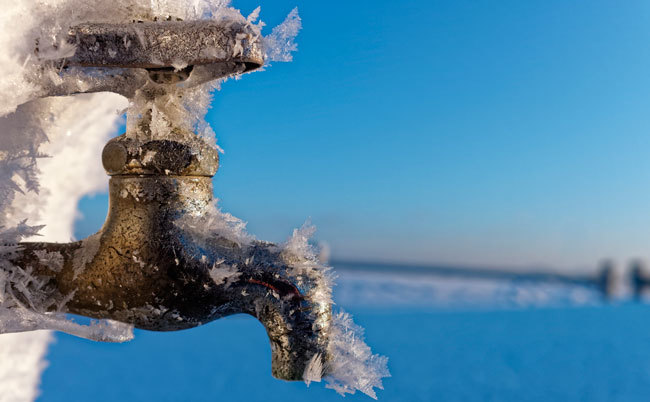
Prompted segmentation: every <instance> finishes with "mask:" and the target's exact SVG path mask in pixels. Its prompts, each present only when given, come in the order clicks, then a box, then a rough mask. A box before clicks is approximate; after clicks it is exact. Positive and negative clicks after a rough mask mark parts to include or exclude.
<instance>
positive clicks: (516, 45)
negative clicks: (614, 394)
mask: <svg viewBox="0 0 650 402" xmlns="http://www.w3.org/2000/svg"><path fill="white" fill-rule="evenodd" d="M259 4H261V6H262V14H261V15H262V19H263V20H264V21H265V22H267V24H268V26H269V28H270V27H272V26H275V25H277V24H278V23H280V22H281V21H282V20H283V18H284V17H285V16H286V14H287V13H288V12H289V11H290V10H291V9H292V8H293V7H294V6H298V7H299V10H300V15H301V17H302V19H303V25H304V29H303V30H302V32H301V33H300V35H299V37H298V44H299V51H298V53H296V55H295V60H294V61H293V62H292V63H276V64H274V65H273V66H271V67H269V68H268V69H267V70H266V71H264V72H261V73H255V74H251V75H248V76H245V77H243V78H242V79H241V80H239V81H231V82H227V83H226V84H225V85H224V86H223V89H222V90H221V91H220V92H218V93H217V94H216V96H215V100H214V103H213V109H212V110H211V111H210V113H209V115H208V120H209V121H210V123H211V124H212V126H213V127H214V129H215V131H216V132H217V136H218V138H219V144H220V145H221V146H222V147H223V148H224V149H225V151H226V153H225V155H223V157H222V165H221V169H220V171H219V173H217V176H216V177H215V180H214V183H215V194H216V196H217V197H219V198H220V199H221V200H222V201H221V206H222V207H223V209H224V210H225V211H228V212H231V213H233V214H234V215H236V216H238V217H240V218H242V219H244V220H246V221H248V222H249V226H248V227H249V230H250V232H252V233H254V234H255V235H257V236H258V237H259V238H261V239H267V240H273V241H282V240H284V239H285V238H286V237H287V236H288V235H289V234H290V233H291V230H292V229H293V228H294V227H297V226H300V225H301V224H302V222H303V221H304V220H305V219H306V218H307V217H311V219H312V221H313V223H314V224H316V225H317V226H318V228H319V231H318V233H317V235H316V237H317V239H318V240H320V241H325V242H327V243H328V244H329V245H330V246H331V250H332V256H333V257H334V258H338V259H355V260H374V261H378V260H384V261H408V262H421V263H453V264H472V265H484V266H486V265H487V266H529V265H540V264H541V265H546V266H554V267H588V266H594V265H595V264H596V263H597V262H598V260H599V259H600V258H602V257H615V258H616V259H618V261H620V262H625V260H626V259H628V258H631V257H637V256H641V257H649V256H650V189H649V188H650V187H649V184H650V158H648V151H649V150H650V135H649V129H650V114H649V113H648V107H649V106H650V102H649V99H648V95H649V94H650V76H649V72H650V3H649V2H647V1H625V2H613V1H600V0H593V1H566V0H555V1H520V0H511V1H499V2H494V1H487V0H485V1H466V0H459V1H431V0H428V1H423V0H404V1H386V0H373V1H369V0H355V1H341V0H328V1H314V0H310V1H301V0H276V1H273V2H270V1H262V0H245V1H244V0H234V6H235V7H237V8H240V9H242V11H243V12H244V14H246V13H248V12H250V11H252V10H253V9H254V8H255V7H256V6H257V5H259ZM267 33H268V31H267ZM98 160H99V159H98ZM81 210H82V213H83V215H84V216H85V217H84V218H83V219H81V220H80V221H79V223H78V226H77V234H78V235H79V236H80V237H81V236H83V235H86V234H88V233H90V232H91V231H93V230H95V229H97V228H98V227H99V226H100V224H101V222H102V221H103V218H104V212H105V210H106V197H105V196H103V195H100V196H95V197H91V198H88V199H85V200H83V201H82V203H81Z"/></svg>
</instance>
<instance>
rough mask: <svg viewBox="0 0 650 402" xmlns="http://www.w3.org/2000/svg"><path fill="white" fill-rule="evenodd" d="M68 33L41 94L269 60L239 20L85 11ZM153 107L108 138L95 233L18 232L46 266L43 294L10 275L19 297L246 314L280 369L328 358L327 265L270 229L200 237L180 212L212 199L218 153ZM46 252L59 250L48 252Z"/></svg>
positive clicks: (186, 321) (200, 314) (210, 72)
mask: <svg viewBox="0 0 650 402" xmlns="http://www.w3.org/2000/svg"><path fill="white" fill-rule="evenodd" d="M67 42H68V44H71V45H74V46H75V47H76V50H75V51H74V54H73V55H71V56H70V57H68V58H67V59H65V60H64V61H61V65H62V66H63V67H62V69H61V72H60V73H59V76H60V80H56V81H53V83H52V84H51V85H50V86H49V87H48V88H46V90H44V92H43V93H42V94H41V95H42V96H57V95H69V94H72V93H86V92H100V91H111V92H117V93H120V94H122V95H125V96H127V97H128V98H134V97H143V98H144V99H146V100H148V101H149V104H155V103H156V100H157V99H159V98H160V97H162V96H165V95H166V94H167V89H168V88H169V87H170V86H174V87H175V88H190V87H192V86H195V85H198V84H201V83H205V82H208V81H210V80H215V79H219V78H222V77H226V76H230V75H237V74H241V73H244V72H247V71H252V70H255V69H257V68H259V67H261V66H262V65H263V49H262V43H261V40H260V38H259V37H257V36H255V34H254V33H253V32H252V31H250V30H249V28H248V27H247V25H246V24H243V23H230V24H226V23H222V22H216V21H192V22H185V21H171V20H166V21H149V22H139V21H135V22H133V23H129V24H83V25H79V26H76V27H73V28H72V29H71V30H70V33H69V37H68V41H67ZM36 52H37V53H38V48H37V49H36ZM155 120H156V115H155V113H154V112H153V110H152V108H151V107H150V108H145V109H144V110H142V111H141V115H140V118H139V120H138V121H137V124H129V125H128V129H127V133H126V134H124V135H122V136H119V137H117V138H114V139H113V140H111V141H110V142H109V143H108V144H107V145H106V147H105V148H104V151H103V153H102V162H103V165H104V168H105V170H106V172H107V173H108V175H109V176H110V180H109V197H110V206H109V212H108V217H107V219H106V222H105V223H104V226H103V227H102V228H101V230H100V231H99V232H98V233H96V234H94V235H92V236H90V237H88V238H87V239H85V240H82V241H78V242H74V243H66V244H61V243H21V246H22V247H21V250H20V251H19V252H18V253H17V254H16V255H15V256H14V257H12V263H13V264H15V265H16V266H18V267H20V268H21V269H23V270H25V271H28V272H30V273H31V275H32V276H34V277H36V278H39V280H38V281H32V282H30V283H28V284H27V285H26V286H27V287H29V286H38V289H39V291H42V292H43V291H44V292H46V293H47V295H48V297H47V300H46V301H44V303H43V304H42V305H39V306H36V305H33V303H31V302H30V300H27V299H28V298H27V297H26V296H25V294H26V293H25V291H26V290H25V289H15V291H14V294H15V297H16V298H17V299H24V300H23V302H24V303H23V304H24V305H28V306H31V307H30V308H34V309H41V310H42V311H48V310H57V309H62V310H63V311H64V312H67V313H73V314H78V315H82V316H86V317H91V318H97V319H112V320H117V321H120V322H124V323H129V324H133V325H134V326H135V327H137V328H141V329H147V330H154V331H175V330H182V329H186V328H192V327H196V326H199V325H202V324H205V323H207V322H210V321H212V320H215V319H218V318H221V317H224V316H227V315H231V314H237V313H245V314H250V315H252V316H254V317H256V318H257V319H258V320H260V322H261V323H262V324H263V325H264V327H265V328H266V331H267V334H268V336H269V339H270V341H271V348H272V356H273V357H272V371H273V375H274V376H276V377H277V378H281V379H285V380H301V379H303V373H304V372H305V369H306V368H307V367H308V365H310V364H311V365H313V364H314V362H315V360H320V362H317V364H318V365H322V364H324V363H326V361H327V358H328V356H327V343H328V331H329V326H330V322H331V306H330V302H329V300H328V298H323V299H319V298H312V297H309V296H308V295H309V294H310V292H311V291H312V290H313V289H314V288H317V287H319V286H323V283H324V281H323V275H324V274H323V273H322V271H320V270H319V269H317V268H315V267H314V268H305V269H301V270H296V269H293V268H292V267H291V261H292V259H295V258H299V257H297V256H293V255H291V254H290V253H288V252H287V251H286V250H283V249H281V248H280V247H277V246H275V245H273V244H271V243H265V242H257V241H253V242H251V243H249V244H240V243H238V242H237V241H234V240H233V239H229V238H227V236H219V235H216V234H215V235H214V236H211V237H210V236H208V237H201V238H197V236H195V234H193V233H192V231H191V230H189V229H188V228H187V227H186V226H184V225H182V224H179V222H182V221H183V218H184V217H186V216H194V217H200V216H202V215H204V214H208V213H209V211H210V207H211V205H212V180H211V178H212V176H213V175H214V174H215V173H216V172H217V168H218V153H217V151H216V150H215V149H214V148H213V147H212V146H210V145H208V144H207V143H206V142H204V141H203V140H202V139H201V138H200V137H198V136H196V135H194V134H193V133H191V132H188V131H187V130H186V129H183V128H180V127H178V128H177V127H172V128H171V129H170V132H169V135H166V136H164V138H163V137H158V136H156V135H154V134H153V133H152V128H151V127H152V126H153V125H154V124H156V121H155ZM50 254H51V255H56V256H61V257H60V258H58V259H56V258H55V259H47V258H43V257H44V256H46V255H50ZM30 303H31V304H30ZM61 306H63V307H61Z"/></svg>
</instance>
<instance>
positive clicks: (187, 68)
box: [35, 20, 264, 98]
mask: <svg viewBox="0 0 650 402" xmlns="http://www.w3.org/2000/svg"><path fill="white" fill-rule="evenodd" d="M67 41H68V43H70V44H72V45H74V46H75V53H74V55H72V56H71V57H68V58H66V59H63V60H56V61H55V64H56V65H57V66H63V67H62V68H60V69H59V70H60V71H58V76H59V77H58V79H57V80H55V81H52V82H49V81H51V80H45V81H44V82H48V83H47V84H46V85H45V87H44V88H43V89H42V92H41V94H40V96H42V97H46V96H67V95H71V94H78V93H91V92H102V91H108V92H115V93H118V94H121V95H124V96H126V97H128V98H131V97H133V96H134V95H135V93H136V91H137V90H138V89H140V88H143V87H144V86H146V85H148V84H151V83H158V84H161V83H166V84H168V83H169V82H160V81H159V80H158V79H159V78H161V77H162V78H164V76H165V74H169V76H170V77H171V78H172V79H177V78H179V77H181V76H182V75H185V76H184V77H182V78H181V79H180V80H179V82H180V84H181V85H182V86H183V87H184V88H190V87H194V86H197V85H201V84H204V83H206V82H209V81H212V80H216V79H220V78H224V77H228V76H232V75H238V74H243V73H247V72H250V71H253V70H256V69H258V68H260V67H262V65H263V64H264V46H263V42H262V38H261V36H260V35H259V34H257V33H256V32H254V31H253V30H252V28H251V27H250V26H249V25H248V24H243V23H238V22H230V23H228V24H223V23H220V22H217V21H209V20H201V21H156V22H153V21H147V22H132V23H123V24H107V23H87V24H81V25H77V26H75V27H72V28H70V32H69V35H68V39H67ZM35 53H36V55H37V56H38V47H36V49H35Z"/></svg>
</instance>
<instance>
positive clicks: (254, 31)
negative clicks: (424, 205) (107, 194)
mask: <svg viewBox="0 0 650 402" xmlns="http://www.w3.org/2000/svg"><path fill="white" fill-rule="evenodd" d="M0 6H1V7H2V10H3V12H2V14H1V15H0V32H1V33H2V35H0V48H1V49H3V51H2V52H0V74H1V75H0V93H2V94H3V98H2V99H1V100H0V227H1V228H0V334H6V333H12V332H22V331H33V330H44V329H45V330H58V331H64V332H67V333H70V334H74V335H77V336H81V337H84V338H89V339H94V340H98V341H109V342H123V341H127V340H130V339H131V338H132V336H133V335H132V327H131V326H130V325H126V324H122V323H118V322H114V321H110V320H103V321H99V322H93V323H91V324H89V325H81V324H78V323H76V322H75V321H74V320H72V319H71V318H70V317H68V316H66V301H68V300H70V299H71V298H72V297H73V296H74V292H72V293H71V294H67V295H59V296H60V297H58V299H57V300H62V301H60V302H58V303H52V301H51V299H50V298H49V296H50V295H51V292H52V289H50V285H49V284H48V283H47V282H46V281H44V280H42V279H39V277H38V276H36V275H34V272H33V271H32V269H31V267H29V266H19V265H20V264H17V263H16V261H17V259H19V254H20V251H21V246H20V244H19V243H20V242H21V241H25V240H27V241H34V240H36V239H39V240H44V241H61V242H67V241H69V240H71V239H72V237H73V231H72V228H73V223H74V219H75V217H76V213H77V212H76V203H77V201H78V200H79V199H80V198H81V197H83V196H84V195H86V194H90V193H93V192H97V191H102V190H104V189H105V186H106V178H105V175H104V173H103V171H102V169H101V167H100V164H99V161H98V158H97V156H98V155H99V154H100V152H101V148H102V146H103V144H104V143H105V142H106V141H107V139H108V138H109V137H110V136H111V135H112V134H113V133H114V131H115V129H116V127H117V125H118V123H119V122H120V120H121V119H122V117H121V115H123V113H124V111H126V116H127V132H128V133H131V134H130V135H135V136H146V137H148V138H156V139H166V138H172V137H174V136H175V135H177V134H178V131H179V130H180V131H181V132H183V133H186V132H194V133H197V134H198V135H199V136H201V137H204V138H213V137H214V133H213V132H212V130H211V129H210V127H209V125H208V124H207V123H206V122H205V120H204V116H205V113H206V111H207V108H208V107H209V105H210V102H211V96H212V92H213V90H214V89H218V88H219V85H220V83H221V82H220V81H216V82H212V83H207V84H202V85H198V86H195V87H192V88H180V89H179V88H176V89H173V88H171V87H170V90H169V91H168V92H167V93H165V94H164V95H163V96H156V97H155V98H152V97H150V96H147V94H146V93H144V92H141V91H140V90H139V89H136V88H133V89H132V88H129V87H126V86H123V85H122V84H119V82H118V81H119V80H117V81H114V82H113V84H111V85H112V86H106V87H102V85H103V83H102V82H103V81H102V80H104V79H105V78H106V76H105V75H102V74H97V75H96V76H93V72H92V71H88V70H84V69H83V68H76V69H75V68H66V69H64V68H63V67H64V64H65V60H66V58H71V57H73V56H74V55H75V53H76V52H77V49H76V48H75V46H74V45H70V44H69V43H68V42H67V41H66V39H65V38H66V35H67V34H68V31H69V29H70V27H73V26H75V25H78V24H81V23H85V22H93V23H125V22H134V21H157V20H170V19H175V20H179V21H180V20H183V21H192V20H206V19H208V20H216V21H219V22H220V23H223V24H224V25H228V24H246V26H247V27H248V28H247V29H248V31H247V33H246V34H245V36H241V37H240V36H237V37H236V38H235V43H234V44H233V45H232V51H233V55H235V56H236V55H237V52H242V51H243V47H242V43H243V42H241V41H243V40H245V39H250V38H261V37H262V29H263V27H264V23H263V22H261V21H259V22H257V21H258V19H259V13H260V9H259V8H258V9H256V10H255V11H254V12H253V13H252V14H251V15H249V16H247V17H244V16H243V15H242V14H241V13H240V12H239V11H238V10H236V9H234V8H232V7H231V5H230V1H229V0H212V1H210V0H193V1H183V0H157V1H137V0H114V1H105V0H90V1H89V0H83V1H82V0H24V1H21V2H14V1H8V0H0ZM300 28H301V21H300V17H299V15H298V11H297V9H295V10H293V11H291V13H290V14H289V15H288V17H287V19H286V20H285V22H284V23H282V24H281V25H279V26H277V27H275V28H274V29H272V31H271V33H270V34H269V35H268V36H266V37H263V39H262V41H263V43H264V46H265V51H264V52H265V62H267V63H268V62H272V61H290V60H291V57H292V56H291V54H292V52H293V51H295V50H296V49H297V47H296V44H295V42H294V38H295V37H296V35H297V33H298V31H299V30H300ZM238 41H239V42H238ZM125 45H128V44H125ZM215 51H216V50H215ZM187 65H188V64H187V62H186V61H184V60H177V61H176V62H175V63H174V68H175V69H176V71H182V70H183V69H185V68H186V67H187ZM104 73H106V74H109V73H110V71H108V70H105V71H104ZM82 78H83V79H82ZM116 82H118V83H116ZM120 85H122V86H120ZM93 88H94V89H93ZM96 88H104V90H108V91H109V92H115V93H109V92H101V91H99V90H96ZM84 92H97V93H92V94H91V93H88V94H84ZM116 93H119V94H122V95H127V94H128V95H129V98H130V102H128V101H127V100H126V98H124V97H123V96H120V95H117V94H116ZM73 94H77V95H75V96H65V95H73ZM50 95H57V96H61V97H46V96H50ZM145 120H146V121H145ZM143 122H145V123H147V124H143ZM144 126H146V127H147V130H146V131H143V130H142V127H144ZM215 146H216V144H215ZM150 157H151V158H154V157H155V155H150ZM145 159H146V158H145ZM211 211H212V212H211V213H208V214H205V215H201V216H192V215H191V214H188V215H187V216H185V217H183V218H181V219H180V220H179V221H178V222H177V224H178V225H179V226H180V227H184V228H186V229H187V230H188V231H189V232H191V233H193V234H194V236H195V237H196V239H197V241H199V242H200V241H201V240H202V239H203V240H206V239H210V238H214V237H215V236H216V237H220V238H225V239H228V240H229V241H232V242H235V243H237V244H240V245H243V246H246V245H249V244H253V243H254V242H257V241H256V240H255V239H254V237H253V236H251V235H249V234H248V233H246V231H245V224H244V223H243V222H242V221H240V220H239V219H237V218H235V217H233V216H231V215H229V214H226V213H223V212H221V211H220V210H219V209H218V208H217V207H216V206H214V207H213V208H212V210H211ZM312 233H313V228H312V227H311V226H309V225H306V226H304V227H303V228H301V229H299V230H296V231H295V232H294V234H293V236H292V237H291V238H290V239H289V240H288V241H287V243H286V244H284V245H280V246H275V245H270V244H268V246H269V247H271V248H274V250H276V251H277V252H278V253H279V255H281V256H282V259H283V261H284V263H285V264H286V266H287V267H288V268H287V269H289V270H291V272H290V274H291V276H292V277H294V278H297V280H298V284H299V285H300V286H302V285H304V288H305V289H308V291H307V293H306V294H305V296H306V297H307V298H309V299H310V300H313V301H317V302H319V303H316V304H321V303H322V304H329V303H331V288H332V286H333V276H332V274H331V272H330V268H329V267H326V266H324V265H323V264H321V263H320V262H319V261H318V258H317V257H316V254H315V252H314V249H313V247H312V246H311V245H310V244H309V241H308V240H309V237H310V236H311V234H312ZM39 236H40V237H39ZM95 240H96V239H93V238H92V237H91V238H88V239H86V240H84V242H83V243H82V246H81V248H80V249H79V250H78V251H77V252H75V254H74V261H73V262H74V264H73V265H74V269H75V273H77V268H78V270H82V269H83V266H84V264H85V262H86V261H89V260H92V258H93V256H94V254H95V253H96V252H97V248H98V247H97V244H96V243H97V242H96V241H95ZM257 243H260V242H257ZM264 244H267V243H264ZM36 255H37V257H38V259H39V260H40V263H41V264H42V266H45V267H47V269H49V270H50V271H52V272H57V270H60V269H61V267H62V261H63V256H62V255H60V254H59V253H58V252H48V251H40V252H38V253H37V254H36ZM134 258H135V257H134ZM252 264H254V262H253V261H252V260H251V261H246V265H252ZM313 272H318V273H319V275H317V276H316V277H317V278H318V279H317V280H316V283H308V282H309V280H308V279H307V278H310V277H312V278H313V277H314V276H313V275H311V274H312V273H313ZM209 274H210V277H211V278H212V280H213V281H214V282H215V284H218V285H224V284H225V285H226V286H228V285H229V284H231V283H234V282H235V281H237V280H238V278H239V276H240V275H241V272H240V271H239V268H238V267H237V266H236V265H233V264H228V263H225V262H219V261H217V262H216V263H215V264H214V266H213V267H212V268H211V270H210V272H209ZM326 313H327V314H326ZM315 314H317V316H318V317H332V318H331V322H330V323H328V325H329V331H330V341H329V343H328V345H327V350H326V351H327V354H328V357H327V358H325V359H322V358H321V356H318V355H315V356H314V357H313V358H312V359H311V360H310V364H308V365H307V368H306V369H305V373H304V375H303V377H304V379H305V381H306V382H307V383H308V384H309V383H310V382H312V381H316V382H317V381H320V380H321V379H325V380H326V381H328V382H329V385H328V386H329V387H331V388H333V389H335V390H336V391H337V392H339V393H341V394H345V393H354V392H355V391H356V390H360V391H362V392H364V393H366V394H367V395H369V396H371V397H373V398H376V395H375V392H374V388H381V387H382V384H381V379H382V378H383V377H386V376H388V375H389V374H388V371H387V369H386V359H385V358H384V357H380V356H378V355H373V354H372V353H371V351H370V349H369V348H368V346H367V345H366V344H365V343H364V342H363V333H362V330H361V329H360V328H359V327H357V326H356V325H354V324H353V323H352V321H351V318H350V317H349V315H347V314H344V313H338V314H333V315H328V314H329V312H315ZM317 324H318V325H323V326H325V323H317ZM50 339H51V336H50V335H49V334H48V333H40V334H39V335H35V334H34V333H27V334H10V335H0V357H1V358H2V362H3V364H2V366H3V367H15V369H14V370H13V371H12V370H7V369H6V368H5V369H3V368H0V393H2V394H3V395H5V396H7V395H8V396H9V399H14V400H33V399H34V398H35V397H36V395H37V389H38V381H39V375H40V374H39V373H40V372H41V371H42V370H43V368H44V367H45V363H44V362H43V361H42V357H43V355H44V354H45V351H46V348H47V344H48V342H49V341H50ZM25 345H29V348H30V350H31V351H32V353H31V354H29V355H26V354H25V353H23V352H21V351H24V349H25ZM12 351H15V352H12ZM17 361H24V362H31V365H30V364H22V365H21V364H18V363H15V364H14V363H12V362H17ZM25 381H28V383H25ZM29 381H31V382H29Z"/></svg>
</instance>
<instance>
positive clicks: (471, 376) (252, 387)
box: [43, 264, 650, 402]
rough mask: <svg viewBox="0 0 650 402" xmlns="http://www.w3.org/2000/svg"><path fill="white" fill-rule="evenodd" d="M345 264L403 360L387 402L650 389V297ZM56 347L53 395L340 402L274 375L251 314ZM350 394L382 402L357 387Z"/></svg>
mask: <svg viewBox="0 0 650 402" xmlns="http://www.w3.org/2000/svg"><path fill="white" fill-rule="evenodd" d="M335 265H336V266H337V267H338V268H339V271H340V272H344V273H345V274H341V275H340V277H339V279H338V286H337V287H336V288H335V291H334V298H335V300H337V301H338V303H339V305H340V306H341V307H343V308H345V309H346V310H348V311H350V312H352V313H354V315H355V320H356V321H357V322H358V323H359V324H360V325H362V326H363V327H365V328H366V332H367V334H366V335H367V341H368V343H369V344H371V345H373V349H374V351H375V352H378V353H381V354H385V355H388V356H390V358H391V359H390V369H391V374H392V377H391V378H388V379H386V380H385V390H382V391H378V392H377V396H378V398H379V400H383V401H391V402H393V401H404V402H411V401H416V402H417V401H423V402H424V401H476V402H479V401H481V402H482V401H486V400H493V401H504V402H520V401H535V402H547V401H550V400H558V401H559V400H561V401H565V400H566V401H580V400H585V401H590V402H591V401H596V402H599V401H603V402H605V401H626V402H627V401H632V402H635V401H646V400H647V395H648V394H650V336H648V333H650V328H648V327H647V324H646V323H647V322H648V321H647V317H648V315H649V314H650V307H648V306H646V305H634V304H605V303H603V302H602V299H600V298H599V295H598V294H597V293H596V292H593V293H592V292H590V291H586V292H587V293H588V296H589V300H585V299H584V298H582V297H580V298H578V299H574V298H573V297H571V296H569V295H570V294H571V293H573V292H574V291H575V290H576V289H570V288H568V287H561V288H560V289H550V288H546V290H547V291H551V292H550V293H548V297H547V298H546V299H545V302H544V303H542V302H540V301H539V299H537V301H536V302H535V304H534V306H535V308H531V307H526V306H530V305H531V304H527V303H524V304H522V303H519V302H517V301H516V300H515V299H512V298H510V299H509V300H510V301H506V299H507V298H500V296H498V294H512V293H513V292H512V289H510V290H509V291H504V292H502V290H504V289H507V288H512V286H513V285H512V284H508V283H502V284H501V285H502V288H501V289H499V286H498V285H497V284H490V286H489V287H490V288H491V289H498V294H497V295H495V294H492V296H497V297H496V298H495V299H490V297H489V295H490V292H489V291H488V290H487V287H485V288H483V290H482V291H481V292H479V293H476V294H474V293H472V291H471V288H472V287H474V285H475V284H473V283H464V284H463V283H461V281H459V282H458V283H456V284H454V285H453V288H454V289H455V291H456V292H455V293H453V294H450V295H449V296H448V298H446V299H445V297H444V296H443V295H442V294H438V295H437V296H432V295H434V294H436V290H439V289H440V288H443V287H445V283H444V282H438V281H437V279H435V278H429V279H427V278H426V277H421V278H412V279H410V280H407V279H404V278H403V279H402V281H397V282H392V281H388V280H386V281H385V280H383V279H381V278H377V275H376V274H371V275H367V274H363V273H355V274H347V272H349V270H347V269H346V266H345V265H343V264H335ZM399 268H400V267H399V266H396V267H393V269H392V270H391V271H392V272H393V274H396V273H398V272H399ZM393 274H391V275H393ZM373 277H374V278H373ZM391 282H392V283H391ZM527 291H529V292H533V289H532V286H531V287H529V288H528V290H527ZM583 291H584V289H583ZM386 292H391V293H392V294H387V293H386ZM412 292H416V293H415V296H416V297H417V299H416V298H415V297H411V293H412ZM537 292H543V290H541V289H537V290H534V293H537ZM467 294H474V295H475V297H474V299H473V302H472V303H469V302H467V301H466V300H463V299H456V297H457V296H460V295H467ZM357 296H359V297H357ZM556 296H557V297H559V299H555V297H556ZM442 301H444V303H442V304H440V302H442ZM576 303H578V304H576ZM219 345H227V347H224V346H221V347H219ZM49 356H50V359H51V364H50V366H49V367H48V369H47V370H46V371H45V373H44V375H43V392H44V395H45V394H46V395H48V397H47V398H43V400H44V401H65V400H67V399H66V398H70V399H73V400H76V399H83V398H84V396H85V395H89V394H92V395H95V398H96V400H97V401H114V400H162V401H175V400H193V401H215V400H227V401H235V402H237V401H242V402H243V401H269V402H276V401H277V402H292V401H296V402H299V401H305V400H309V401H311V402H320V401H332V400H336V399H337V397H336V395H333V394H332V393H331V391H329V392H328V390H326V389H324V387H322V386H320V385H319V384H311V385H310V387H309V388H307V387H306V386H305V384H300V383H287V382H282V381H277V380H274V379H272V378H271V377H270V376H269V375H268V373H269V372H270V360H269V359H270V350H269V347H268V341H267V339H266V334H265V333H264V328H263V327H262V326H261V325H260V324H259V323H258V322H257V321H256V320H254V319H252V318H249V317H247V316H234V317H229V318H226V319H223V320H218V321H215V322H213V323H210V324H208V325H206V326H203V327H200V328H196V329H194V330H192V331H182V332H177V333H165V334H158V333H150V332H146V331H136V337H135V340H134V341H132V342H129V343H125V344H120V345H106V344H100V343H94V342H88V341H85V340H79V339H78V338H73V337H70V336H68V335H65V334H62V335H60V336H57V343H56V344H55V345H54V346H53V347H52V348H51V352H50V355H49ZM107 379H110V381H107ZM116 384H119V386H116ZM342 400H344V401H348V400H352V401H356V400H358V401H363V400H369V399H368V397H366V396H365V395H363V394H360V393H357V394H356V395H351V396H350V395H348V396H347V397H346V398H345V399H342Z"/></svg>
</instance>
